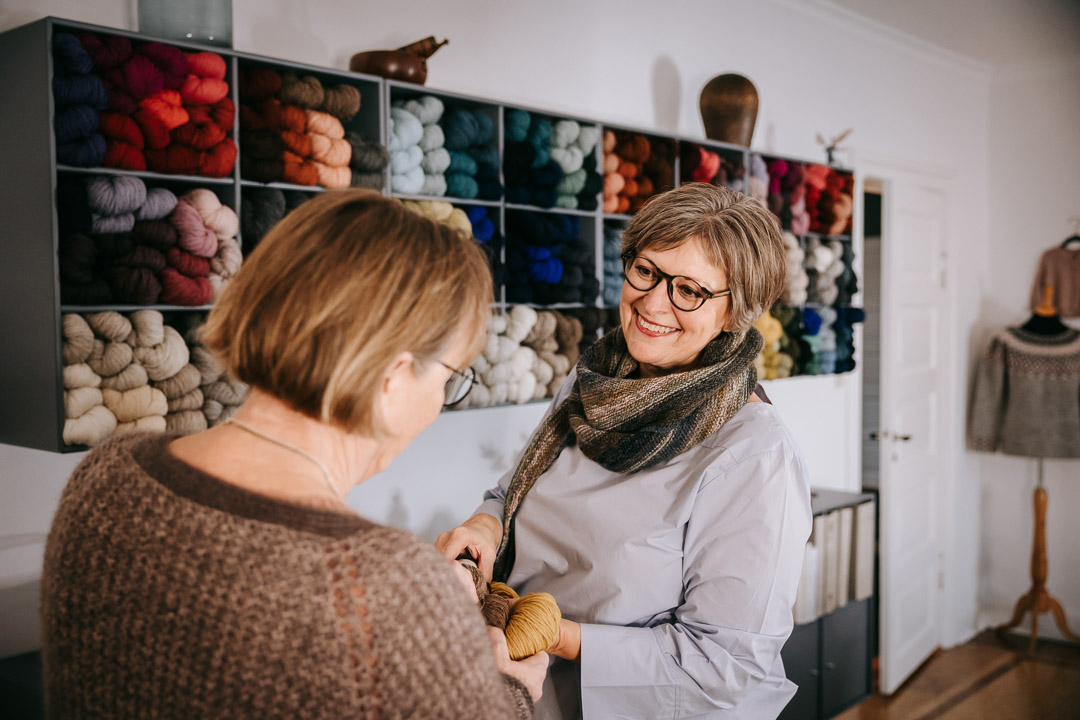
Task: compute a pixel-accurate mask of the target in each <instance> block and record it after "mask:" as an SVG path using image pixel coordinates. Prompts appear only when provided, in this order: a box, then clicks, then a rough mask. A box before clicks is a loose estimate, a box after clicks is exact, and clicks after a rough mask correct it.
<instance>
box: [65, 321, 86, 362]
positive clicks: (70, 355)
mask: <svg viewBox="0 0 1080 720" xmlns="http://www.w3.org/2000/svg"><path fill="white" fill-rule="evenodd" d="M61 335H62V337H63V338H64V344H63V353H62V354H63V356H64V363H65V364H67V365H75V364H77V363H84V362H86V359H87V358H88V357H90V353H91V352H93V350H94V331H93V329H92V328H91V327H90V325H89V323H87V322H86V319H85V318H84V317H83V316H82V315H79V314H77V313H67V314H65V315H64V316H63V318H61Z"/></svg>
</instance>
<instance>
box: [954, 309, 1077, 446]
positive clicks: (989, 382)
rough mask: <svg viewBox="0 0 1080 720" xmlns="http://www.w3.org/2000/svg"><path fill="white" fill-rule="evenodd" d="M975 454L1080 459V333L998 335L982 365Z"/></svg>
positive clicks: (974, 410) (975, 405) (972, 433)
mask: <svg viewBox="0 0 1080 720" xmlns="http://www.w3.org/2000/svg"><path fill="white" fill-rule="evenodd" d="M968 444H969V446H970V447H971V449H972V450H983V451H988V452H989V451H994V450H1000V451H1001V452H1003V453H1005V454H1007V455H1023V456H1028V457H1044V458H1075V457H1080V331H1077V330H1072V329H1069V330H1066V331H1064V332H1061V333H1058V334H1056V335H1036V334H1033V333H1029V332H1025V331H1024V330H1022V329H1020V328H1009V329H1007V330H1003V331H1002V332H1000V333H998V335H997V336H996V337H995V338H994V340H993V342H991V344H990V347H989V349H988V350H987V352H986V354H985V355H984V356H983V357H982V359H981V360H980V362H979V367H978V370H977V373H976V375H975V390H974V394H973V397H972V403H971V415H970V417H969V429H968Z"/></svg>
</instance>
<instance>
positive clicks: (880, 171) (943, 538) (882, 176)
mask: <svg viewBox="0 0 1080 720" xmlns="http://www.w3.org/2000/svg"><path fill="white" fill-rule="evenodd" d="M855 154H856V155H857V161H856V162H854V163H853V164H854V166H855V167H856V168H857V170H856V175H855V189H856V203H855V207H856V208H857V209H858V213H859V214H858V215H857V217H856V223H857V227H856V231H857V238H858V243H859V245H858V247H859V250H860V253H859V260H860V262H861V260H862V254H863V253H862V248H863V247H864V238H863V233H862V215H861V213H862V205H863V189H864V183H865V180H866V179H867V178H868V177H873V178H875V179H878V180H880V181H881V182H882V184H883V192H882V210H881V212H882V227H881V236H882V254H881V262H882V265H881V287H880V292H881V318H880V322H881V328H880V330H881V343H882V346H881V355H882V358H883V360H884V359H885V358H886V356H887V355H888V353H890V352H891V350H892V349H891V348H890V347H889V343H890V342H891V338H892V334H893V333H892V324H891V322H892V321H891V316H892V313H893V309H892V308H891V307H890V302H891V295H890V288H891V286H892V284H893V282H894V280H893V278H892V276H891V272H892V268H890V267H889V265H890V262H889V249H888V247H887V246H888V243H889V242H890V238H891V237H893V236H894V235H895V228H894V227H893V226H892V222H893V220H892V218H891V217H890V213H891V208H892V202H894V200H891V199H890V196H893V195H894V194H895V188H896V187H897V186H898V185H900V186H909V187H925V188H928V189H930V190H933V191H935V192H938V193H941V195H942V198H943V202H944V205H945V208H944V218H943V228H944V229H943V232H944V242H943V247H942V250H943V257H942V258H941V263H942V271H943V280H944V283H945V291H944V293H943V295H942V298H941V307H940V308H939V312H940V317H941V327H940V329H939V332H940V342H939V346H940V352H941V357H940V368H941V372H940V383H941V385H940V387H941V390H942V391H941V396H940V397H941V405H940V408H939V410H940V413H941V427H940V431H941V433H942V437H941V454H942V464H941V474H940V478H939V483H938V497H937V501H938V508H939V511H938V518H937V528H936V530H937V536H938V558H939V573H941V575H940V576H939V577H941V578H942V580H943V582H941V583H939V587H938V591H937V618H936V625H937V643H938V645H939V646H941V647H948V646H950V645H952V644H955V643H956V642H959V641H960V640H962V639H964V638H966V637H967V635H969V634H970V632H969V630H967V629H961V628H957V627H955V622H954V620H955V619H954V617H953V614H952V612H951V608H953V606H954V605H955V603H956V602H957V601H958V600H960V598H957V597H956V591H957V583H956V582H955V581H954V578H955V577H956V573H955V570H954V568H955V567H956V566H957V563H958V561H959V558H956V557H955V552H954V551H953V549H954V548H956V547H957V542H956V536H955V522H954V520H955V517H956V512H957V508H958V507H959V506H958V502H957V500H958V499H957V497H956V493H957V485H958V483H957V480H956V478H957V474H956V473H957V471H958V465H957V463H958V460H959V457H960V455H961V453H960V452H959V449H960V448H961V447H962V443H963V423H962V419H963V417H964V415H963V401H962V398H963V395H964V393H963V391H959V392H956V391H954V390H955V389H957V388H966V386H967V382H966V379H965V373H964V372H963V371H962V370H963V369H962V368H959V367H957V363H956V358H957V357H960V356H959V355H958V354H957V353H958V341H959V340H960V338H959V337H958V333H957V329H956V313H955V309H954V305H955V300H954V296H953V295H952V294H951V293H952V292H954V291H955V288H957V287H958V284H957V277H956V273H957V271H958V270H957V264H958V263H956V262H955V261H954V259H955V258H957V257H958V256H959V253H958V252H957V249H956V242H955V238H957V237H958V233H957V232H956V230H957V227H956V218H955V212H954V204H955V198H956V197H958V188H957V187H956V172H955V171H954V170H953V169H952V168H949V167H945V166H941V165H933V164H924V163H921V162H919V163H915V162H912V161H910V160H908V159H905V158H898V157H894V156H888V155H882V154H875V153H870V152H865V151H864V152H859V153H855ZM882 365H883V367H882V369H881V370H882V374H881V390H882V397H881V405H880V417H881V423H882V424H881V427H883V428H887V426H888V422H886V420H887V419H888V415H889V412H890V411H891V406H890V402H891V401H892V398H890V397H889V394H890V393H889V390H888V389H887V388H889V387H890V383H889V378H887V377H886V375H885V373H886V371H887V366H886V363H885V362H883V363H882ZM887 450H888V445H886V444H885V443H882V444H881V448H880V451H881V453H882V457H881V461H880V462H881V465H882V468H883V469H884V467H885V464H886V463H887V461H888V458H887V456H886V454H885V453H886V452H887ZM884 626H885V623H883V622H879V623H878V633H879V652H880V653H881V654H882V655H885V653H887V652H888V647H887V646H886V644H885V642H884V638H883V637H881V635H882V634H883V630H884Z"/></svg>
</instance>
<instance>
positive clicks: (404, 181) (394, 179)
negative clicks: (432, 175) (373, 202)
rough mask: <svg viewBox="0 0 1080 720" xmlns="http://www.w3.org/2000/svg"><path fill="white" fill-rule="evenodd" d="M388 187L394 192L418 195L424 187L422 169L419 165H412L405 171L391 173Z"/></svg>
mask: <svg viewBox="0 0 1080 720" xmlns="http://www.w3.org/2000/svg"><path fill="white" fill-rule="evenodd" d="M390 187H391V188H392V189H393V191H394V192H398V193H402V194H405V195H418V194H420V190H421V189H422V188H423V187H424V171H423V170H422V169H421V168H420V167H414V168H413V169H412V170H409V171H408V172H406V173H401V174H394V175H391V176H390Z"/></svg>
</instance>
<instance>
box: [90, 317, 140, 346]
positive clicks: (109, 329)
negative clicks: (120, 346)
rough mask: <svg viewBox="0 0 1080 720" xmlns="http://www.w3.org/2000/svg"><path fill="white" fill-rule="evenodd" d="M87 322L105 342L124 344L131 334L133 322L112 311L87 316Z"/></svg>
mask: <svg viewBox="0 0 1080 720" xmlns="http://www.w3.org/2000/svg"><path fill="white" fill-rule="evenodd" d="M86 322H87V324H88V325H89V326H90V328H91V329H92V330H93V331H94V334H95V335H97V336H98V337H100V338H104V339H105V340H111V341H113V342H124V340H126V339H127V336H128V335H129V334H131V321H129V320H128V319H127V318H126V317H124V316H123V315H121V314H120V313H118V312H113V311H111V310H109V311H106V312H99V313H92V314H90V315H87V316H86Z"/></svg>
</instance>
